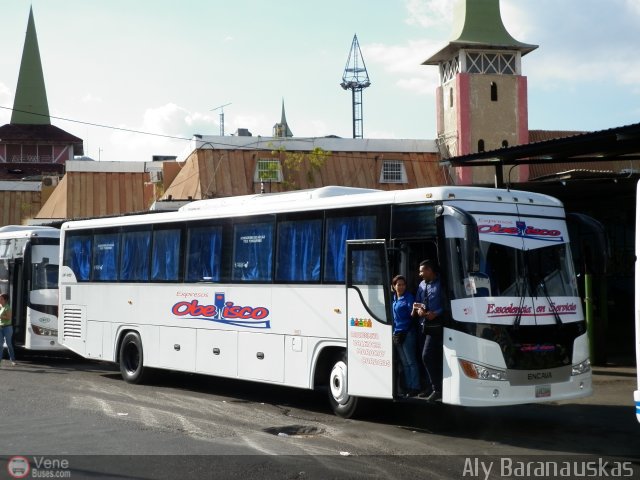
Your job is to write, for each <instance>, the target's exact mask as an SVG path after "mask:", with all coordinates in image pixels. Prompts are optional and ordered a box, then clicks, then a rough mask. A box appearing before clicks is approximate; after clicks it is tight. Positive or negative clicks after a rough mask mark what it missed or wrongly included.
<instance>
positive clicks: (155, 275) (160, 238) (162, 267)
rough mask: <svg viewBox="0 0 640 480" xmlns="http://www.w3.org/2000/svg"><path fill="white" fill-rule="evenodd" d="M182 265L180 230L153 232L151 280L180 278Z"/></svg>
mask: <svg viewBox="0 0 640 480" xmlns="http://www.w3.org/2000/svg"><path fill="white" fill-rule="evenodd" d="M179 265H180V230H177V229H176V230H156V231H155V232H153V251H152V253H151V280H157V281H168V280H178V267H179Z"/></svg>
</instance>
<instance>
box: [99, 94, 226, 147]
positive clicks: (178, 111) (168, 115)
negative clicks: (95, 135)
mask: <svg viewBox="0 0 640 480" xmlns="http://www.w3.org/2000/svg"><path fill="white" fill-rule="evenodd" d="M118 128H121V129H122V130H114V131H113V132H112V133H111V135H110V138H109V139H108V140H107V139H105V140H104V141H102V142H100V140H96V139H94V140H93V141H92V144H93V145H100V147H101V148H102V150H103V151H104V154H103V157H104V158H105V159H107V160H150V159H151V155H153V154H171V153H173V154H176V152H178V153H179V152H180V151H181V150H182V148H183V146H184V144H185V142H186V140H187V139H190V138H191V137H192V136H193V134H194V133H201V134H205V135H207V134H212V133H218V126H217V125H216V123H215V118H214V116H213V115H211V114H208V113H200V112H190V111H188V110H187V109H185V108H182V107H180V106H178V105H176V104H174V103H167V104H165V105H162V106H160V107H156V108H148V109H147V110H146V111H145V112H144V114H143V117H142V121H141V123H140V125H138V126H135V125H133V126H132V125H124V124H121V125H118ZM127 130H135V132H133V131H127ZM136 132H145V133H150V134H154V135H145V134H144V133H136ZM162 135H166V136H162ZM170 137H178V138H170ZM182 139H184V140H182ZM107 142H108V143H107ZM105 143H106V144H105ZM131 154H135V155H136V158H133V159H132V158H130V156H131ZM140 157H141V158H140Z"/></svg>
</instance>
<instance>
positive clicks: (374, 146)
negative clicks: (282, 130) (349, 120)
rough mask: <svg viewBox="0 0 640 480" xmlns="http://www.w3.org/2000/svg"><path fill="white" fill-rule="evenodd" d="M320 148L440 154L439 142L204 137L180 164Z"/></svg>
mask: <svg viewBox="0 0 640 480" xmlns="http://www.w3.org/2000/svg"><path fill="white" fill-rule="evenodd" d="M316 147H319V148H322V149H323V150H326V151H329V152H402V153H425V152H429V153H436V152H438V148H437V145H436V142H435V140H420V139H397V138H396V139H388V138H339V137H291V138H281V137H260V136H258V137H245V136H224V137H221V136H218V135H200V136H199V137H194V138H193V139H192V140H191V142H190V143H189V145H188V146H187V147H186V148H185V150H184V151H183V152H182V154H181V155H180V156H179V157H178V161H179V162H183V161H185V160H186V159H187V158H188V157H189V155H191V154H192V153H193V152H194V151H195V150H197V149H217V150H257V151H265V150H267V151H270V150H277V149H279V148H284V149H285V150H286V151H288V152H296V151H306V152H308V151H311V150H313V149H314V148H316Z"/></svg>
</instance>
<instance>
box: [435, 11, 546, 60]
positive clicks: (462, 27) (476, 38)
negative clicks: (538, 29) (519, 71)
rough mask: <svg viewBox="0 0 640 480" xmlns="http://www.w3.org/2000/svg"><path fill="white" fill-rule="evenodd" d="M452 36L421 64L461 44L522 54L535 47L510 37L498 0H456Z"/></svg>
mask: <svg viewBox="0 0 640 480" xmlns="http://www.w3.org/2000/svg"><path fill="white" fill-rule="evenodd" d="M453 31H454V34H453V37H452V38H453V39H452V40H451V41H450V42H449V45H447V46H446V47H445V48H443V49H442V50H440V51H439V52H438V53H436V54H435V55H433V56H432V57H431V58H429V59H428V60H427V61H426V62H424V64H423V65H437V64H438V63H439V62H441V61H444V60H449V59H450V58H452V57H453V56H455V54H456V53H457V51H458V50H460V49H461V48H479V49H501V50H519V51H520V52H522V55H525V54H527V53H529V52H531V51H532V50H535V49H536V48H538V46H537V45H529V44H527V43H522V42H519V41H517V40H516V39H514V38H513V37H512V36H511V35H510V34H509V32H508V31H507V29H506V28H505V26H504V23H502V17H501V15H500V0H458V2H457V5H456V8H455V11H454V30H453Z"/></svg>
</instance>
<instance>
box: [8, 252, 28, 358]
mask: <svg viewBox="0 0 640 480" xmlns="http://www.w3.org/2000/svg"><path fill="white" fill-rule="evenodd" d="M9 278H10V279H11V280H10V281H11V291H10V293H9V302H10V304H11V314H12V316H13V344H14V345H17V346H20V347H22V346H24V343H25V339H26V333H27V332H26V328H27V325H26V322H27V319H26V315H25V313H26V308H25V289H24V261H23V259H22V258H16V259H14V260H12V261H11V262H10V263H9Z"/></svg>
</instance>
